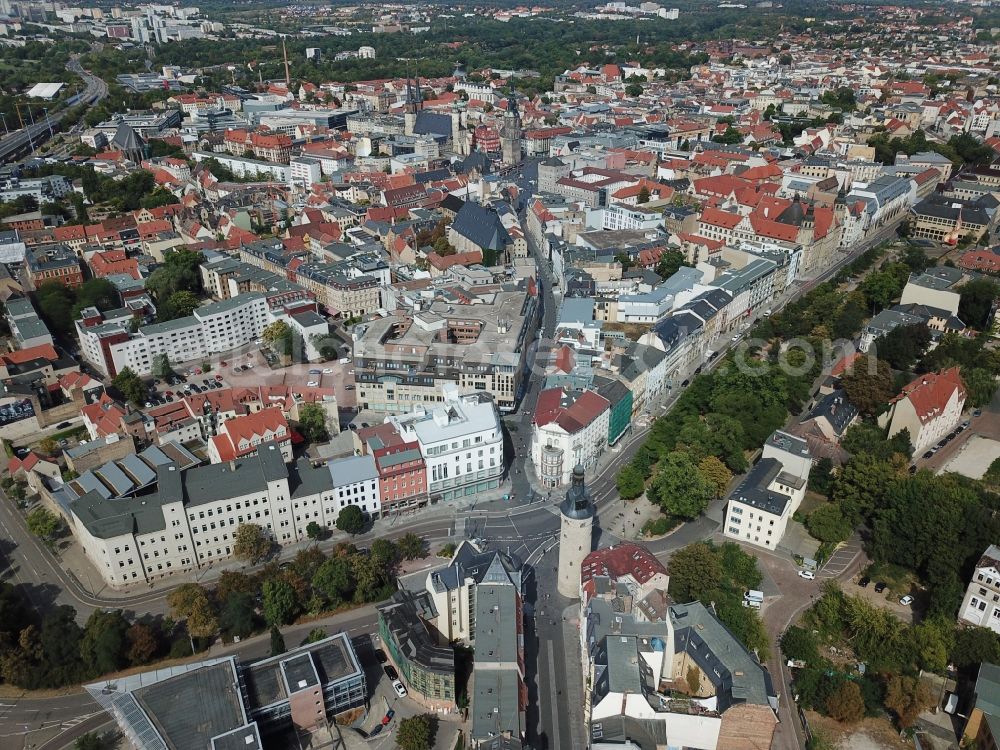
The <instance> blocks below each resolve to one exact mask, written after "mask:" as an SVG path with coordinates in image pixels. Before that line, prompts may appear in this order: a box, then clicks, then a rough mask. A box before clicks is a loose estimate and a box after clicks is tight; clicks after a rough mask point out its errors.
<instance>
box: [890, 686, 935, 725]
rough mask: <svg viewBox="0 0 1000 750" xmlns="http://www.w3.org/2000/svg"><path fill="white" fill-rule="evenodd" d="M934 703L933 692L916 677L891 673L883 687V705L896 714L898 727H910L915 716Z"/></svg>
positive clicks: (914, 720) (914, 721)
mask: <svg viewBox="0 0 1000 750" xmlns="http://www.w3.org/2000/svg"><path fill="white" fill-rule="evenodd" d="M933 705H934V693H933V691H932V690H931V688H930V685H928V684H927V683H926V682H924V681H923V680H921V679H919V678H917V677H905V676H902V675H893V676H892V677H890V678H889V683H888V684H887V685H886V688H885V707H886V708H888V709H889V710H890V711H892V712H893V713H894V714H896V718H897V719H898V720H899V727H900V729H906V728H908V727H912V726H913V725H914V724H915V723H916V721H917V717H918V716H919V715H920V714H921V713H922V712H923V711H925V710H926V709H928V708H930V707H931V706H933Z"/></svg>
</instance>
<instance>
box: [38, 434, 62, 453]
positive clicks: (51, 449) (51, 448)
mask: <svg viewBox="0 0 1000 750" xmlns="http://www.w3.org/2000/svg"><path fill="white" fill-rule="evenodd" d="M38 450H40V451H41V452H42V453H44V454H45V455H46V456H54V455H55V454H56V451H57V450H59V443H57V442H56V440H55V438H52V437H46V438H42V439H41V440H40V441H39V442H38Z"/></svg>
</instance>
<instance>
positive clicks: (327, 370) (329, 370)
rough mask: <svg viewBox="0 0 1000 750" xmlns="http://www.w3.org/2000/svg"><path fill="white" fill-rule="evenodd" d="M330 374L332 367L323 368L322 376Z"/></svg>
mask: <svg viewBox="0 0 1000 750" xmlns="http://www.w3.org/2000/svg"><path fill="white" fill-rule="evenodd" d="M332 373H333V368H332V367H324V368H323V374H324V375H330V374H332Z"/></svg>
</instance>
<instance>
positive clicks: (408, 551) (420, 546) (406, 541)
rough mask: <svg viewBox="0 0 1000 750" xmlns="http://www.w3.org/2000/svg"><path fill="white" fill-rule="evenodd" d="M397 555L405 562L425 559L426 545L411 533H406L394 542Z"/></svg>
mask: <svg viewBox="0 0 1000 750" xmlns="http://www.w3.org/2000/svg"><path fill="white" fill-rule="evenodd" d="M396 548H397V549H398V550H399V554H400V555H402V556H403V559H405V560H416V559H417V558H418V557H427V543H426V542H424V540H423V539H421V538H420V537H419V536H417V535H416V534H414V533H412V532H407V533H406V534H403V536H401V537H400V538H399V541H398V542H396Z"/></svg>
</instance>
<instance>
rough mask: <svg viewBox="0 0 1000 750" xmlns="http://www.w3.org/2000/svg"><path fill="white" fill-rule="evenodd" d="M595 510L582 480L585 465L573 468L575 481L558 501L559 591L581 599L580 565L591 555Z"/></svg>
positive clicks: (569, 596) (570, 597) (566, 595)
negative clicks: (561, 499) (559, 501)
mask: <svg viewBox="0 0 1000 750" xmlns="http://www.w3.org/2000/svg"><path fill="white" fill-rule="evenodd" d="M595 517H596V511H595V508H594V504H593V503H591V502H590V492H589V491H588V490H587V485H586V483H585V482H584V479H583V466H581V465H580V464H577V465H576V468H575V469H573V483H572V484H571V485H570V488H569V490H568V491H567V492H566V498H565V499H564V500H563V501H562V502H561V503H560V504H559V519H560V524H559V526H560V529H559V581H558V589H559V593H560V594H562V595H563V596H565V597H566V598H568V599H579V598H580V566H581V565H583V560H584V558H585V557H586V556H587V555H589V554H590V551H591V549H590V548H591V544H592V541H593V533H594V520H595Z"/></svg>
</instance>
